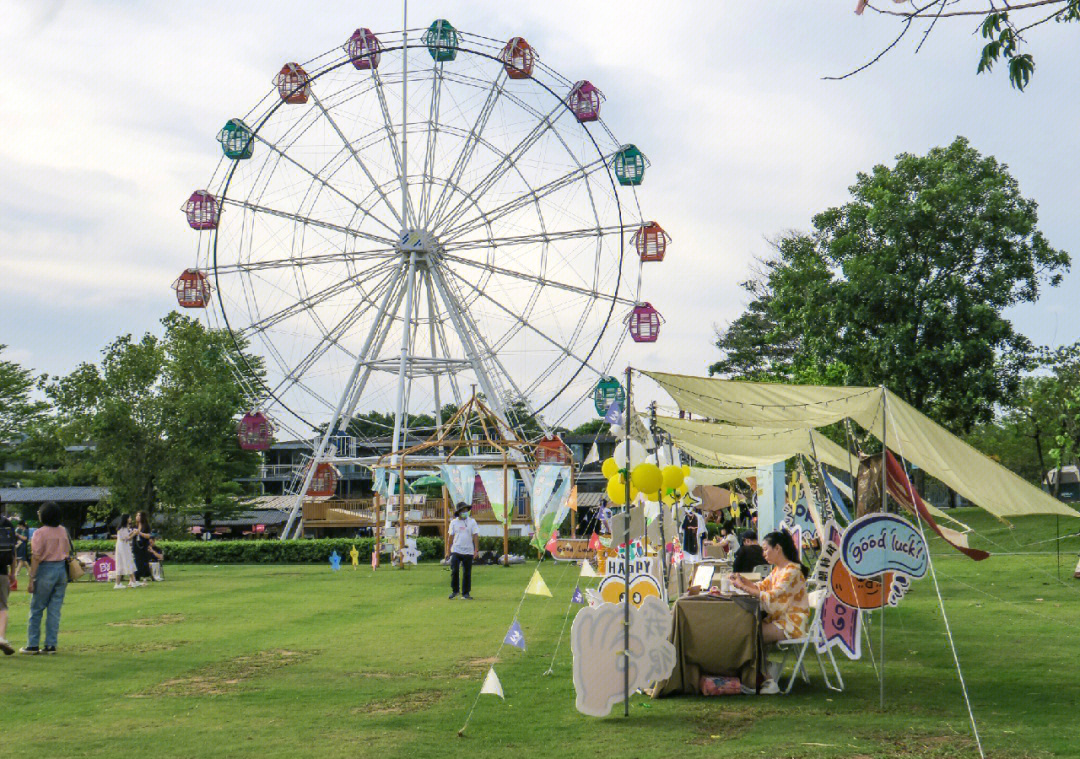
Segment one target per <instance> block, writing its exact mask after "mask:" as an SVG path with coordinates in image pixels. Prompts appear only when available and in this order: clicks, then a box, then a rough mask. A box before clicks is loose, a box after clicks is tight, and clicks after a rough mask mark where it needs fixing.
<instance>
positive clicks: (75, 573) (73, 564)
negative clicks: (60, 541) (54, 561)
mask: <svg viewBox="0 0 1080 759" xmlns="http://www.w3.org/2000/svg"><path fill="white" fill-rule="evenodd" d="M84 574H86V567H84V566H83V564H82V562H81V561H79V560H78V559H76V558H75V544H74V543H72V542H71V536H70V535H68V557H67V576H68V582H75V581H76V580H78V579H79V578H80V577H82V576H83V575H84Z"/></svg>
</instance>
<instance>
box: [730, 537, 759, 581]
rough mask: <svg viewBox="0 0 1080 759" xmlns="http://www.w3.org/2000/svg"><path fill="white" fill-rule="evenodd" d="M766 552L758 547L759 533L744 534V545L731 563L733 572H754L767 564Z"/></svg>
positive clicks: (736, 552)
mask: <svg viewBox="0 0 1080 759" xmlns="http://www.w3.org/2000/svg"><path fill="white" fill-rule="evenodd" d="M767 563H768V562H766V561H765V552H764V551H762V550H761V546H760V545H758V539H757V533H756V532H754V531H753V530H747V531H746V532H744V533H743V534H742V545H741V546H739V549H738V550H737V551H735V558H734V559H733V560H732V562H731V571H732V572H753V571H754V567H760V566H761V565H762V564H767Z"/></svg>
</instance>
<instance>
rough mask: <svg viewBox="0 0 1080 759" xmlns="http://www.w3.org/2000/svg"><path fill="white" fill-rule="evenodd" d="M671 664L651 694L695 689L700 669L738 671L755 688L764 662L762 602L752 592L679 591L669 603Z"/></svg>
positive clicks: (732, 673) (715, 672) (706, 671)
mask: <svg viewBox="0 0 1080 759" xmlns="http://www.w3.org/2000/svg"><path fill="white" fill-rule="evenodd" d="M668 640H670V641H671V642H672V643H673V644H674V645H675V669H674V670H672V672H671V676H670V677H668V679H667V680H666V681H660V682H658V683H657V684H656V687H655V688H654V689H653V692H652V697H653V698H661V697H663V696H670V695H673V694H676V693H687V694H699V693H700V690H699V688H698V683H699V681H700V680H701V675H702V674H709V675H726V676H729V677H738V678H740V679H741V680H742V682H743V685H745V686H747V687H750V688H759V687H760V685H761V684H760V682H759V681H758V678H759V673H760V672H761V668H762V665H763V664H764V662H763V660H762V657H763V651H764V645H763V642H762V639H761V605H760V602H759V601H758V599H756V598H754V597H753V596H723V597H719V598H717V597H714V596H710V595H707V594H702V595H697V596H683V597H682V598H680V599H679V600H677V601H676V602H675V605H674V607H672V609H671V635H670V636H669V637H668Z"/></svg>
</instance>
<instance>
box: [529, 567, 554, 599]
mask: <svg viewBox="0 0 1080 759" xmlns="http://www.w3.org/2000/svg"><path fill="white" fill-rule="evenodd" d="M525 592H526V593H532V594H533V595H534V596H547V597H548V598H551V591H550V590H548V586H547V583H546V582H544V578H543V577H541V576H540V570H539V569H534V570H533V576H532V579H530V580H529V587H527V588H525Z"/></svg>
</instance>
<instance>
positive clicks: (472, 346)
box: [428, 267, 543, 491]
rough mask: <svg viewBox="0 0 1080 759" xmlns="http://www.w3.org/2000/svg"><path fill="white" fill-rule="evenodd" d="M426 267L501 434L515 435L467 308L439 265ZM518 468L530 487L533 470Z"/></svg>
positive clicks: (518, 458)
mask: <svg viewBox="0 0 1080 759" xmlns="http://www.w3.org/2000/svg"><path fill="white" fill-rule="evenodd" d="M428 271H429V276H430V277H431V281H432V282H434V283H435V287H436V289H437V290H438V291H439V296H440V297H441V298H442V300H443V304H444V305H445V306H446V313H447V315H448V316H449V317H450V320H451V321H452V322H453V323H454V328H455V329H456V330H457V332H458V336H459V337H460V338H461V342H462V344H463V345H464V347H465V355H466V357H467V358H468V359H469V363H470V364H471V365H472V368H473V373H474V374H475V375H476V379H477V381H478V382H479V383H480V387H481V389H482V390H483V391H484V394H485V395H486V396H487V397H488V399H489V400H490V403H491V407H492V410H493V411H495V413H496V414H497V415H498V417H499V420H500V421H501V422H502V423H503V426H504V429H503V430H501V432H502V434H503V435H504V436H505V437H506V438H507V439H510V438H512V437H516V436H515V435H514V432H513V428H512V427H511V426H510V420H509V418H508V417H507V415H506V408H505V407H504V406H503V399H502V398H501V397H499V395H498V394H497V393H495V391H494V387H493V385H492V384H491V378H490V377H489V376H488V373H487V370H486V369H485V368H484V364H483V362H482V361H481V360H480V352H479V351H478V350H477V349H476V343H474V342H473V340H472V334H473V333H472V332H470V331H469V330H468V329H467V328H466V325H465V322H464V318H465V314H466V313H467V312H466V311H465V310H464V309H462V308H459V306H458V302H457V299H455V298H454V296H453V294H452V293H451V292H450V288H449V287H448V286H447V284H446V280H444V279H443V277H442V272H441V270H440V269H439V268H438V267H431V268H429V270H428ZM538 421H539V420H538ZM541 424H543V422H541ZM511 456H512V458H513V459H514V460H515V462H516V463H519V464H522V463H524V461H525V459H524V456H523V454H522V453H521V451H519V450H517V449H514V451H512V452H511ZM518 472H519V474H520V476H521V481H522V482H524V483H525V487H526V488H527V489H528V490H530V491H531V490H532V471H531V470H530V469H528V468H527V467H524V466H519V467H518Z"/></svg>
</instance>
